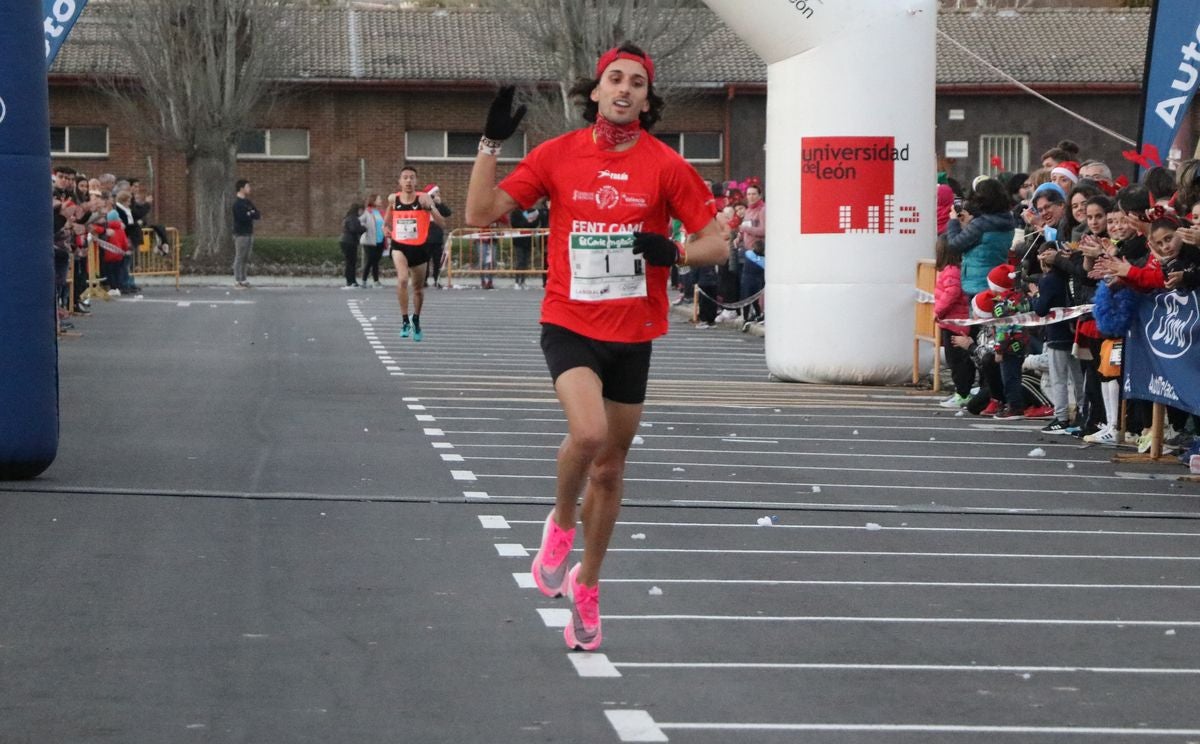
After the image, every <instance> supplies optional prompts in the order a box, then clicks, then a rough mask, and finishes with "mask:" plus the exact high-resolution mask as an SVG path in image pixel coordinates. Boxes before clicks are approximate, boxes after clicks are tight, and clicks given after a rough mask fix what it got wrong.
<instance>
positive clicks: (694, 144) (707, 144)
mask: <svg viewBox="0 0 1200 744" xmlns="http://www.w3.org/2000/svg"><path fill="white" fill-rule="evenodd" d="M656 136H657V137H658V138H659V139H660V140H662V141H663V142H664V143H666V145H667V147H670V148H671V149H672V150H674V151H675V152H677V153H679V154H680V155H682V156H683V159H684V160H690V161H692V162H699V163H719V162H721V157H722V149H723V148H724V143H725V138H724V137H722V136H721V133H720V132H671V133H665V134H658V135H656Z"/></svg>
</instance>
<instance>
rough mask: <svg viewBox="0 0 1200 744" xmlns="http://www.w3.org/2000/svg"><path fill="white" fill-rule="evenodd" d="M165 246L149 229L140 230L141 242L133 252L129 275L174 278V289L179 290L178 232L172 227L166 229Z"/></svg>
mask: <svg viewBox="0 0 1200 744" xmlns="http://www.w3.org/2000/svg"><path fill="white" fill-rule="evenodd" d="M165 231H166V233H167V246H166V247H164V245H163V244H162V243H161V242H160V241H159V240H158V234H157V233H155V232H154V230H151V229H150V228H148V227H147V228H143V229H142V242H141V243H140V244H139V245H138V246H137V249H136V250H135V251H134V252H133V267H132V269H131V271H130V273H131V274H132V275H133V276H135V277H139V276H174V277H175V289H176V290H178V289H179V250H180V245H179V231H178V230H176V229H175V228H173V227H168V228H166V230H165Z"/></svg>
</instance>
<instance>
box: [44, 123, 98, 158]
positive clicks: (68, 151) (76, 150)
mask: <svg viewBox="0 0 1200 744" xmlns="http://www.w3.org/2000/svg"><path fill="white" fill-rule="evenodd" d="M50 154H51V155H59V156H62V155H73V156H78V157H91V158H95V157H100V158H106V157H108V127H50Z"/></svg>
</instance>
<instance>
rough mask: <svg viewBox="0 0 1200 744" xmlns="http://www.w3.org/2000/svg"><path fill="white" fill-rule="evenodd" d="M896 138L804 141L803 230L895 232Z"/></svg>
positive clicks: (900, 156)
mask: <svg viewBox="0 0 1200 744" xmlns="http://www.w3.org/2000/svg"><path fill="white" fill-rule="evenodd" d="M907 159H908V147H907V146H905V147H904V148H903V150H897V149H896V138H895V137H803V138H801V140H800V232H801V233H809V234H813V233H890V232H895V231H896V222H895V221H896V203H895V202H896V190H895V182H896V179H895V176H896V161H897V160H907Z"/></svg>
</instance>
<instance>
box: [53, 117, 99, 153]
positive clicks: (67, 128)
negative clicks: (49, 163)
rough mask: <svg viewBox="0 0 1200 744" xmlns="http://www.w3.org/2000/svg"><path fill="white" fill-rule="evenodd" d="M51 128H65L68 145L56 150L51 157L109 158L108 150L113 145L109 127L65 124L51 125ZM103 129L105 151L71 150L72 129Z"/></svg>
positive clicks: (65, 138)
mask: <svg viewBox="0 0 1200 744" xmlns="http://www.w3.org/2000/svg"><path fill="white" fill-rule="evenodd" d="M50 128H51V129H63V130H64V135H63V143H64V144H65V146H66V149H65V150H62V151H59V150H54V151H52V152H51V153H50V155H51V157H57V158H67V157H70V158H107V157H108V151H109V148H110V146H111V142H110V139H109V131H108V127H107V126H104V125H102V124H64V125H61V126H55V125H53V124H52V125H51V126H50ZM72 128H74V129H85V128H86V129H103V130H104V152H72V151H71V129H72Z"/></svg>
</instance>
